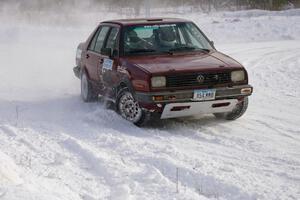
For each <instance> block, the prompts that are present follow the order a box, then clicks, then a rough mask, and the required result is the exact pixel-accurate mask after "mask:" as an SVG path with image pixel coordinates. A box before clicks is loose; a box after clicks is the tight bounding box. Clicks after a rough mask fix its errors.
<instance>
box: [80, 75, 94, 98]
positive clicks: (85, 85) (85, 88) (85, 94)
mask: <svg viewBox="0 0 300 200" xmlns="http://www.w3.org/2000/svg"><path fill="white" fill-rule="evenodd" d="M97 97H98V94H97V93H96V92H95V91H94V90H93V86H92V84H91V83H90V82H89V81H88V78H87V75H86V73H82V74H81V98H82V99H83V101H84V102H91V101H95V100H97Z"/></svg>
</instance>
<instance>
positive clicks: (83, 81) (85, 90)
mask: <svg viewBox="0 0 300 200" xmlns="http://www.w3.org/2000/svg"><path fill="white" fill-rule="evenodd" d="M81 95H82V97H83V99H87V96H88V82H87V78H86V75H85V74H83V75H82V77H81Z"/></svg>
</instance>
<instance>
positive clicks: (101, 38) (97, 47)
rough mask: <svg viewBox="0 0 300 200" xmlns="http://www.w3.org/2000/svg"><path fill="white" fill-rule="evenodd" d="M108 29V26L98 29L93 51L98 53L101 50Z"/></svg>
mask: <svg viewBox="0 0 300 200" xmlns="http://www.w3.org/2000/svg"><path fill="white" fill-rule="evenodd" d="M108 31H109V27H108V26H103V27H102V28H101V30H100V33H99V35H98V37H97V40H96V44H95V51H96V52H98V53H100V52H101V48H102V47H103V44H104V41H105V38H106V35H107V33H108Z"/></svg>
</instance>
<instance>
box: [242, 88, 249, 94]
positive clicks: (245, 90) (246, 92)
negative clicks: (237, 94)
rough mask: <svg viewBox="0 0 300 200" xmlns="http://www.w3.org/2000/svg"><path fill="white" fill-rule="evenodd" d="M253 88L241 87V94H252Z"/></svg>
mask: <svg viewBox="0 0 300 200" xmlns="http://www.w3.org/2000/svg"><path fill="white" fill-rule="evenodd" d="M251 92H252V88H243V89H241V94H251Z"/></svg>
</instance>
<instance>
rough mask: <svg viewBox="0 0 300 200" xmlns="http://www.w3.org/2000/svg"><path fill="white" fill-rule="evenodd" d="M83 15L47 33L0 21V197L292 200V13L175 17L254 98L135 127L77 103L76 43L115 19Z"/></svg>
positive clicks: (298, 74)
mask: <svg viewBox="0 0 300 200" xmlns="http://www.w3.org/2000/svg"><path fill="white" fill-rule="evenodd" d="M174 15H175V14H170V15H168V16H174ZM91 16H94V17H93V18H92V17H91ZM95 16H98V14H94V15H88V16H86V17H84V16H83V19H82V22H81V23H82V24H83V25H78V24H80V23H71V24H70V25H66V24H64V25H61V23H58V25H55V22H52V23H49V24H51V25H49V24H39V23H35V22H28V21H26V20H23V19H20V17H16V18H15V19H14V18H10V17H9V16H8V15H7V14H5V13H4V14H2V17H1V18H0V21H1V26H0V61H1V70H0V80H1V81H0V199H1V200H2V199H3V200H21V199H26V200H34V199H49V200H52V199H53V200H98V199H111V200H117V199H122V200H127V199H137V200H138V199H149V200H150V199H220V200H223V199H224V200H225V199H226V200H247V199H249V200H252V199H253V200H254V199H263V200H270V199H272V200H276V199H278V200H285V199H290V200H297V199H300V125H299V124H300V115H299V113H300V104H299V102H300V89H299V82H300V10H289V11H281V12H267V11H257V10H254V11H240V12H232V13H231V12H225V13H224V12H223V13H216V14H212V15H196V14H185V15H176V16H177V17H185V18H189V19H192V20H194V21H195V22H196V23H197V24H198V25H199V26H200V27H201V29H202V30H203V31H204V32H205V33H206V34H207V35H208V36H209V38H211V39H212V40H214V41H215V44H216V48H217V49H219V50H221V51H222V52H224V53H226V54H229V55H230V56H232V57H234V58H236V59H237V60H238V61H240V62H241V63H242V64H243V65H244V66H245V67H246V68H247V70H248V72H249V77H250V83H251V84H252V85H253V86H254V94H253V96H251V97H250V105H249V109H248V111H247V113H246V115H245V116H244V117H243V118H241V119H239V120H237V121H233V122H228V121H222V120H216V119H215V118H214V117H213V116H196V117H190V118H183V119H172V120H164V121H158V122H155V123H152V124H150V125H149V126H147V127H145V128H137V127H135V126H134V125H132V124H130V123H129V122H127V121H125V120H123V119H122V118H121V117H120V116H119V115H118V114H116V113H115V112H114V111H112V110H108V109H106V108H105V106H104V105H103V103H102V102H97V103H89V104H85V103H83V102H82V101H81V99H80V97H79V80H78V79H76V78H75V77H74V75H73V72H72V67H73V66H74V60H75V53H76V47H77V45H78V43H79V42H81V41H83V40H85V39H86V38H87V36H88V34H89V33H90V32H91V31H92V29H93V28H94V27H95V24H97V22H98V21H101V20H102V19H107V18H112V17H113V18H118V17H124V16H117V15H116V14H108V15H106V16H105V17H103V18H102V19H100V18H99V16H104V14H103V13H102V14H99V16H98V17H95ZM86 19H89V22H88V24H86ZM77 20H78V19H77ZM50 21H51V20H50ZM177 170H178V174H179V176H178V187H179V188H178V189H179V191H178V192H177V191H176V185H177V178H176V172H177Z"/></svg>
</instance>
